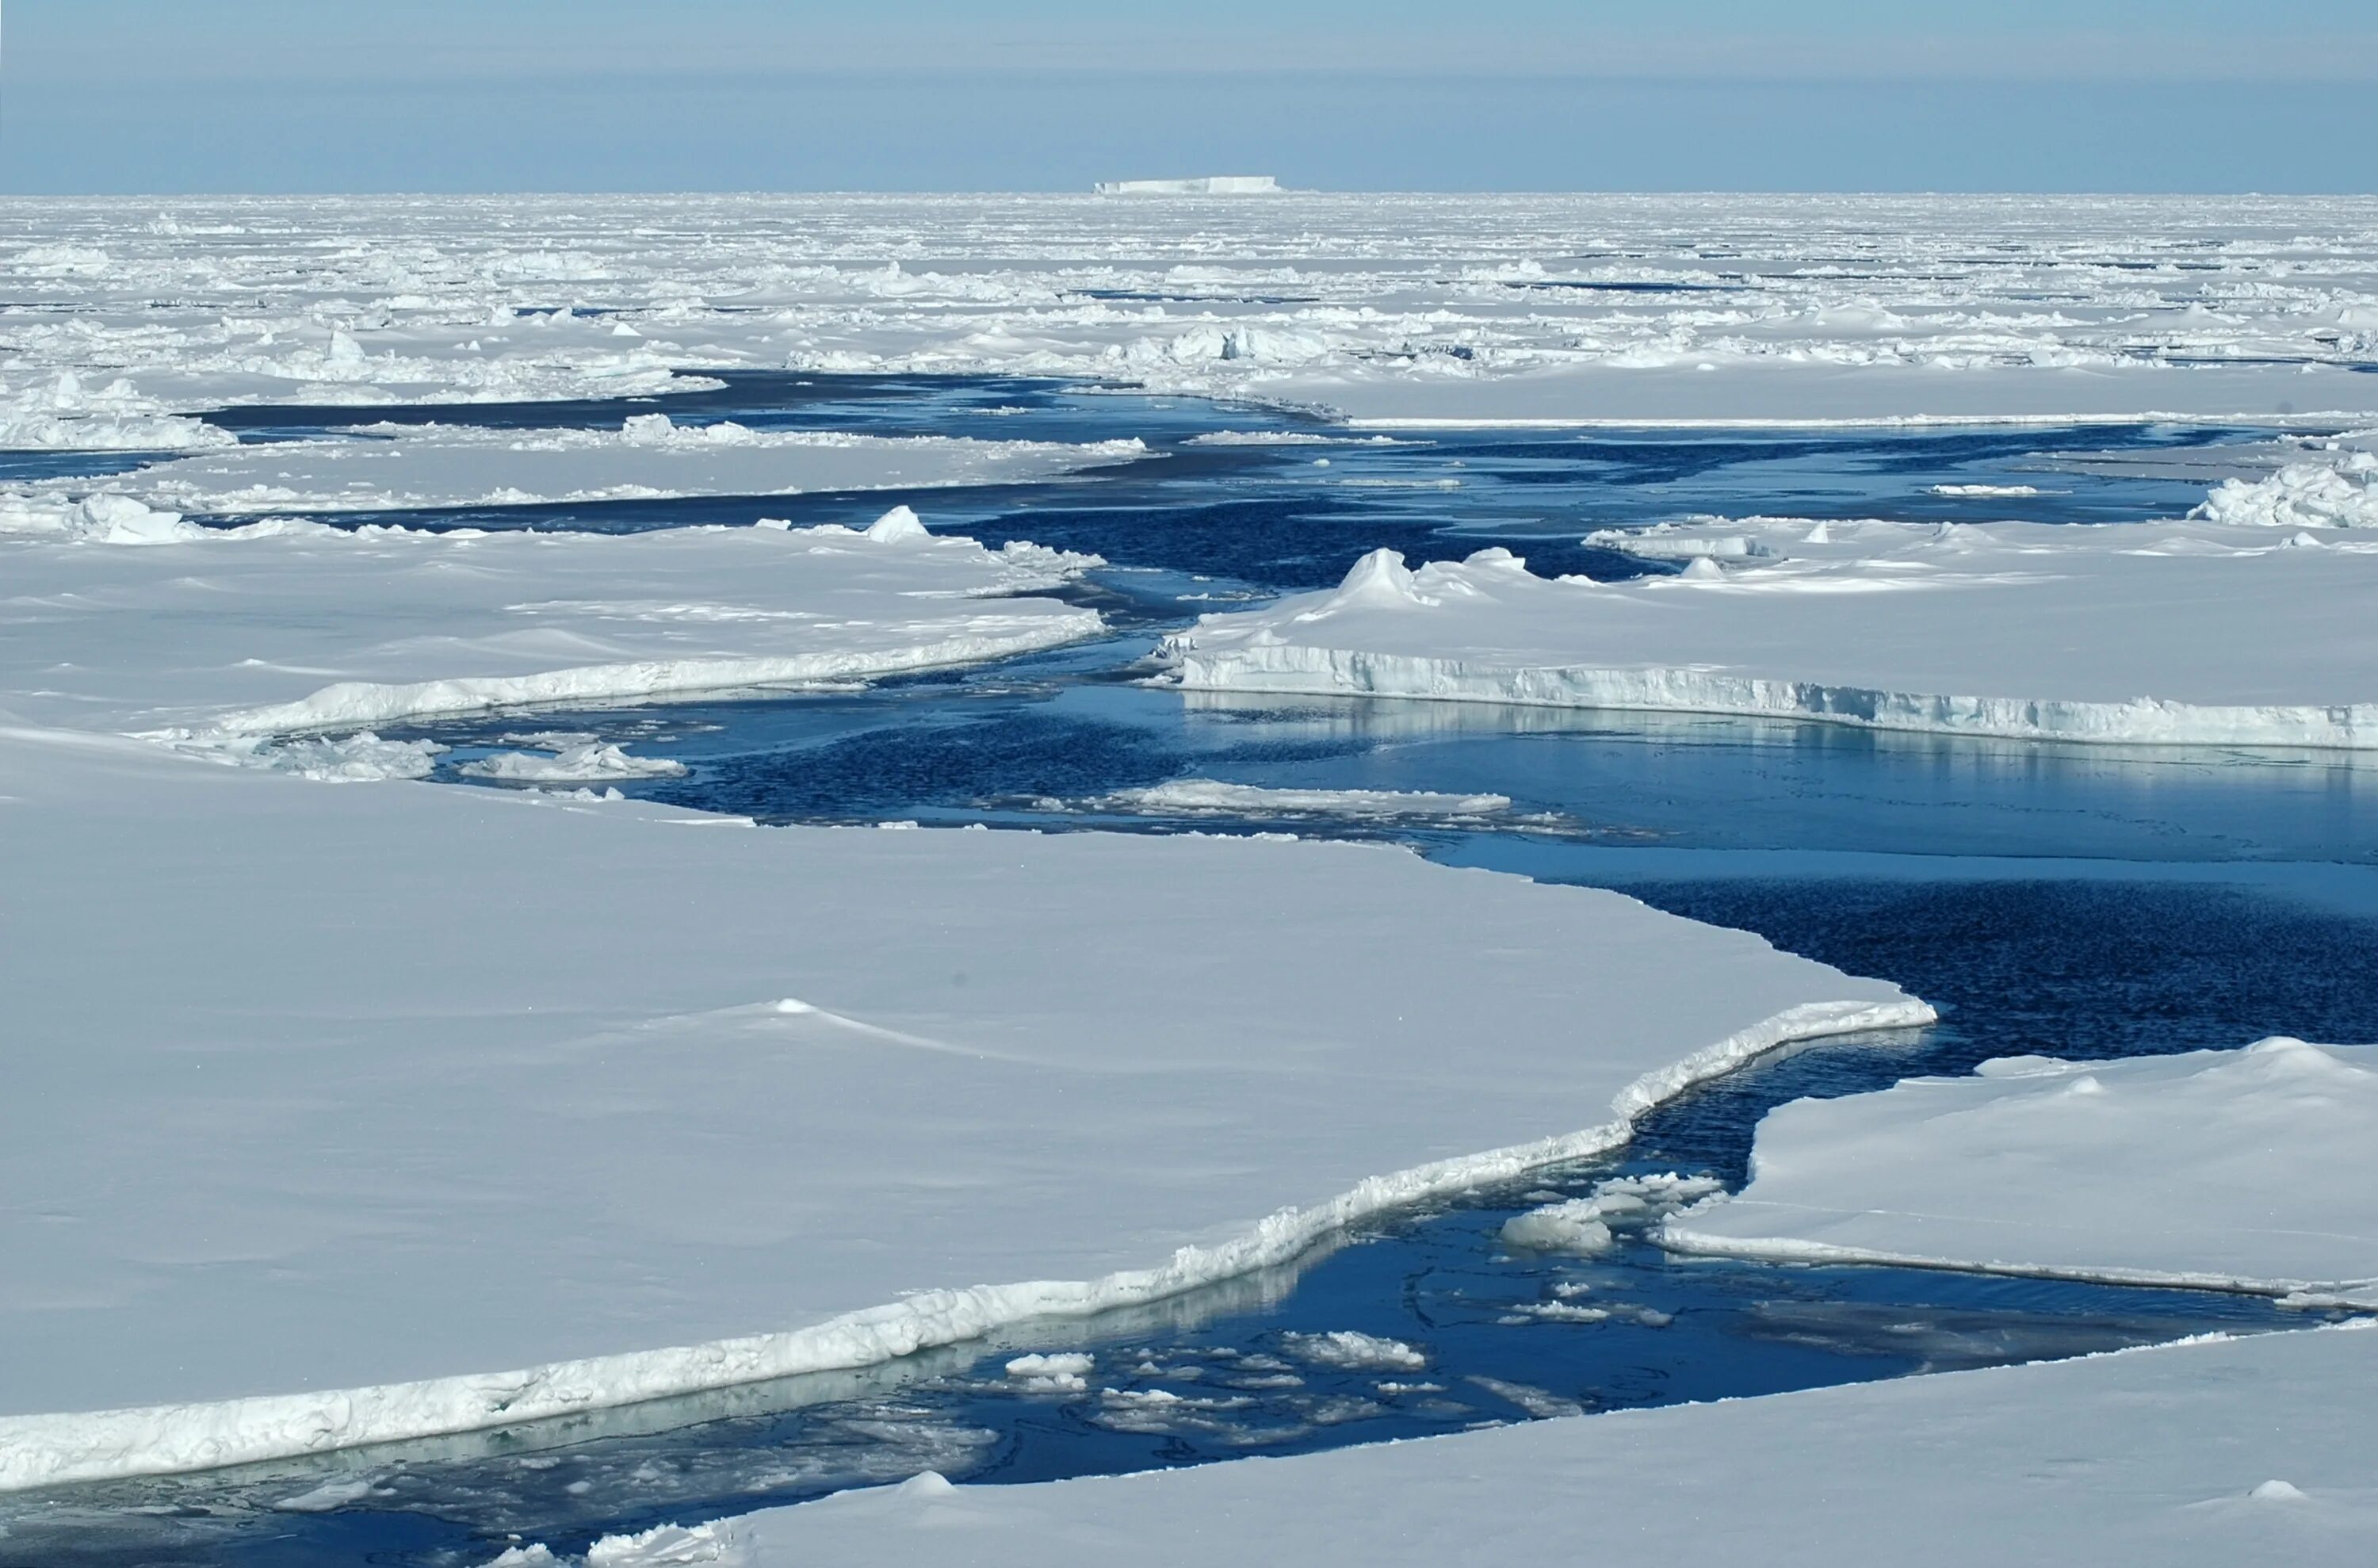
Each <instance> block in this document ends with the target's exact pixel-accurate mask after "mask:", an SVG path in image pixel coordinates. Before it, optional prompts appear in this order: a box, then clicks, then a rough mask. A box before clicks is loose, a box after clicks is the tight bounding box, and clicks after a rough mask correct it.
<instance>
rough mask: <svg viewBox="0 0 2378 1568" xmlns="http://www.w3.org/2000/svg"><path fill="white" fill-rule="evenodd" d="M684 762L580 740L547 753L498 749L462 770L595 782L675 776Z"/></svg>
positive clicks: (520, 780) (506, 780)
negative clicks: (640, 754)
mask: <svg viewBox="0 0 2378 1568" xmlns="http://www.w3.org/2000/svg"><path fill="white" fill-rule="evenodd" d="M685 770H686V769H685V764H683V763H681V762H676V761H672V760H671V759H669V758H667V757H636V756H630V755H629V754H627V753H626V752H624V751H622V750H621V749H620V748H619V746H617V745H615V744H610V743H607V742H594V741H590V742H582V743H580V744H578V745H574V746H564V747H562V748H560V749H559V750H558V751H555V752H551V753H537V752H498V753H497V754H494V755H493V756H489V757H485V758H482V759H481V760H479V761H477V762H466V763H464V764H463V765H462V772H464V773H467V774H469V775H471V776H472V777H473V778H492V779H494V780H496V781H497V782H498V783H503V784H599V783H604V782H607V781H612V780H618V779H622V778H680V777H682V776H683V775H684V773H685Z"/></svg>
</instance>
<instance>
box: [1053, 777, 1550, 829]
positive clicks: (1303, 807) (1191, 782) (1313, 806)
mask: <svg viewBox="0 0 2378 1568" xmlns="http://www.w3.org/2000/svg"><path fill="white" fill-rule="evenodd" d="M1095 803H1096V804H1098V805H1100V806H1103V807H1106V808H1108V809H1109V810H1115V811H1132V812H1153V813H1158V814H1182V815H1189V816H1195V815H1200V814H1207V813H1216V814H1231V815H1233V816H1266V815H1280V816H1332V817H1351V818H1357V819H1363V818H1368V819H1375V820H1380V821H1392V820H1394V819H1397V818H1400V817H1474V816H1494V815H1496V814H1500V813H1503V812H1507V811H1509V810H1510V809H1511V798H1510V797H1509V796H1508V795H1452V794H1439V793H1435V792H1433V791H1430V790H1281V789H1271V788H1267V787H1265V786H1260V785H1255V784H1226V783H1224V782H1222V781H1221V780H1219V779H1215V778H1176V779H1173V780H1171V782H1170V783H1165V784H1152V785H1149V786H1147V787H1146V788H1144V789H1137V790H1116V791H1114V792H1113V793H1112V794H1110V795H1104V796H1101V797H1100V798H1099V800H1098V801H1097V802H1095Z"/></svg>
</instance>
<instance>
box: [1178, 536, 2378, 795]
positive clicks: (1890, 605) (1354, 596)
mask: <svg viewBox="0 0 2378 1568" xmlns="http://www.w3.org/2000/svg"><path fill="white" fill-rule="evenodd" d="M1596 537H1597V539H1599V540H1602V541H1604V542H1624V540H1623V539H1620V538H1618V537H1615V536H1610V535H1598V536H1596ZM1630 537H1638V538H1640V539H1642V540H1643V541H1644V549H1645V551H1646V553H1652V554H1658V555H1665V556H1671V557H1674V556H1693V557H1696V559H1693V560H1692V561H1691V564H1690V565H1689V566H1688V567H1687V569H1686V570H1685V571H1684V572H1683V573H1681V574H1678V575H1674V576H1655V577H1647V578H1640V579H1636V580H1632V581H1627V582H1621V583H1596V582H1591V581H1589V580H1587V579H1585V578H1582V577H1563V578H1558V579H1549V578H1544V577H1539V576H1536V575H1534V574H1533V573H1530V572H1529V571H1527V570H1526V565H1525V562H1524V561H1523V560H1522V559H1521V558H1519V557H1515V556H1513V555H1512V554H1511V553H1510V552H1509V551H1508V550H1506V549H1499V548H1498V549H1486V550H1482V551H1480V552H1478V553H1477V554H1475V555H1473V556H1471V558H1470V559H1469V560H1468V561H1459V562H1452V561H1439V562H1431V563H1429V564H1427V565H1423V566H1422V567H1420V568H1418V569H1417V570H1411V569H1407V568H1406V567H1405V565H1404V564H1403V561H1402V558H1401V557H1400V556H1399V555H1397V554H1396V553H1395V552H1393V551H1389V550H1379V551H1375V552H1374V553H1373V554H1371V555H1369V556H1366V557H1364V558H1363V560H1362V561H1359V562H1357V563H1356V564H1355V566H1354V567H1353V569H1352V570H1351V571H1350V572H1349V573H1347V575H1346V578H1345V580H1344V582H1343V583H1342V584H1340V585H1339V586H1338V587H1337V588H1335V589H1332V590H1327V591H1324V592H1320V593H1313V594H1304V595H1300V596H1296V597H1291V598H1286V599H1282V600H1279V602H1277V603H1275V604H1272V605H1268V606H1266V607H1264V608H1262V609H1255V610H1248V611H1243V612H1239V613H1234V614H1227V613H1226V614H1214V615H1207V616H1205V617H1204V618H1202V619H1201V620H1200V621H1198V622H1197V623H1196V625H1195V626H1194V627H1193V628H1191V629H1189V630H1188V631H1185V632H1182V633H1175V634H1173V635H1172V636H1171V637H1170V638H1168V639H1167V640H1166V642H1165V644H1164V645H1163V647H1162V649H1161V650H1160V653H1161V657H1162V658H1163V659H1164V661H1165V663H1166V665H1167V667H1168V669H1167V673H1166V675H1165V677H1164V678H1165V679H1167V680H1169V681H1172V682H1173V683H1175V684H1178V685H1180V686H1183V687H1186V688H1189V689H1192V690H1200V691H1216V692H1231V693H1303V694H1327V695H1340V696H1357V695H1373V696H1393V697H1422V698H1441V699H1447V700H1458V701H1473V702H1493V703H1504V704H1518V705H1535V706H1557V707H1607V708H1637V709H1665V710H1675V711H1688V712H1700V713H1727V714H1743V715H1751V716H1759V717H1768V718H1814V719H1824V720H1828V721H1831V722H1835V723H1844V724H1855V725H1863V726H1868V727H1871V728H1876V729H1886V730H1936V731H1944V732H1950V733H1962V734H1973V735H1990V736H2000V737H2006V738H2013V739H2043V740H2045V739H2054V740H2066V741H2097V742H2163V743H2226V742H2247V743H2260V744H2273V745H2305V746H2330V747H2352V748H2360V749H2368V748H2371V747H2378V617H2372V615H2371V614H2370V613H2369V606H2370V604H2371V603H2372V598H2373V596H2378V544H2373V543H2372V542H2371V541H2367V540H2364V539H2361V538H2360V537H2357V536H2355V535H2354V534H2352V533H2350V532H2347V531H2339V530H2331V531H2329V532H2327V533H2326V534H2325V535H2324V536H2314V535H2312V534H2311V533H2309V532H2306V533H2301V534H2300V535H2297V536H2291V537H2288V538H2285V539H2279V538H2275V537H2272V535H2271V533H2270V532H2269V531H2268V530H2264V529H2249V528H2240V527H2234V526H2229V525H2222V524H2217V523H2211V522H2204V521H2192V522H2180V523H2163V524H2120V525H2095V526H2081V525H2047V524H2020V523H1992V524H1978V525H1953V524H1951V525H1929V524H1928V525H1908V524H1897V523H1889V522H1880V521H1871V522H1854V523H1843V522H1831V523H1818V524H1815V525H1810V524H1809V523H1807V522H1794V521H1791V520H1787V519H1750V520H1747V521H1746V522H1737V523H1723V522H1712V523H1702V524H1694V525H1663V526H1662V527H1660V528H1658V529H1654V530H1647V531H1645V532H1643V533H1642V534H1639V535H1636V536H1630ZM1696 545H1698V546H1699V547H1701V548H1695V547H1696ZM1729 560H1730V561H1735V562H1736V564H1734V565H1731V566H1728V565H1725V564H1722V562H1723V561H1729Z"/></svg>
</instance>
